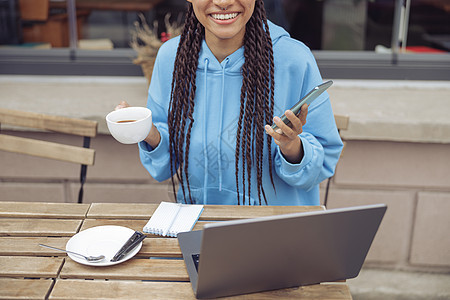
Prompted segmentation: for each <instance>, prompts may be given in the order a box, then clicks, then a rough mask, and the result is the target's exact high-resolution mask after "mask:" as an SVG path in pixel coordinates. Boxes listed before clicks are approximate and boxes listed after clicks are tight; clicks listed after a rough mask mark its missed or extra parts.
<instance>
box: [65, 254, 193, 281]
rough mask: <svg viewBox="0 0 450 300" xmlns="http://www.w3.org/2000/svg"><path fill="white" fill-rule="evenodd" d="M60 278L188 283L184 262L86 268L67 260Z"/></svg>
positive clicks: (133, 262)
mask: <svg viewBox="0 0 450 300" xmlns="http://www.w3.org/2000/svg"><path fill="white" fill-rule="evenodd" d="M60 277H61V278H70V279H121V280H168V281H189V276H188V274H187V271H186V267H185V265H184V260H182V259H177V260H169V259H131V260H129V261H126V262H123V263H121V264H118V265H113V266H107V267H94V266H86V265H82V264H79V263H77V262H74V261H73V260H70V259H67V260H66V263H65V264H64V266H63V268H62V270H61V274H60Z"/></svg>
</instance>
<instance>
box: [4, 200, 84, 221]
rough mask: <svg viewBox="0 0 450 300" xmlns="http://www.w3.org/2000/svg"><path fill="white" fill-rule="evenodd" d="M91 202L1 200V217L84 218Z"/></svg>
mask: <svg viewBox="0 0 450 300" xmlns="http://www.w3.org/2000/svg"><path fill="white" fill-rule="evenodd" d="M89 206H90V204H78V203H42V202H3V201H1V202H0V217H1V218H49V219H55V218H56V219H84V218H85V216H86V213H87V211H88V209H89Z"/></svg>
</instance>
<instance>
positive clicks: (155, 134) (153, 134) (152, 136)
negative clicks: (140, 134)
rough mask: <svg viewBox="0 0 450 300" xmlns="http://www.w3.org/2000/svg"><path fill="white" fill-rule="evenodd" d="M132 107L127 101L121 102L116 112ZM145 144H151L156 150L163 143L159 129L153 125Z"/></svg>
mask: <svg viewBox="0 0 450 300" xmlns="http://www.w3.org/2000/svg"><path fill="white" fill-rule="evenodd" d="M130 106H131V105H130V104H128V102H126V101H121V102H120V103H119V104H118V105H117V106H116V107H115V108H114V110H119V109H122V108H126V107H130ZM144 141H145V142H147V144H149V145H150V146H151V147H152V148H153V149H155V148H156V147H158V145H159V142H160V141H161V135H160V133H159V131H158V128H156V126H155V125H153V124H152V128H151V129H150V132H149V134H148V135H147V137H146V138H145V139H144Z"/></svg>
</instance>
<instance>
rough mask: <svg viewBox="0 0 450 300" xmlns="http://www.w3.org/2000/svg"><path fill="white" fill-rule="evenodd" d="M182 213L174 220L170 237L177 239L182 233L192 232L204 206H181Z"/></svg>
mask: <svg viewBox="0 0 450 300" xmlns="http://www.w3.org/2000/svg"><path fill="white" fill-rule="evenodd" d="M179 206H180V211H179V212H178V216H177V218H176V219H175V220H174V222H173V224H172V226H171V228H170V230H169V232H168V235H169V236H173V237H176V236H177V234H178V233H180V232H186V231H191V230H192V228H193V227H194V225H195V223H196V222H197V220H198V218H199V217H200V214H201V213H202V211H203V205H198V204H179Z"/></svg>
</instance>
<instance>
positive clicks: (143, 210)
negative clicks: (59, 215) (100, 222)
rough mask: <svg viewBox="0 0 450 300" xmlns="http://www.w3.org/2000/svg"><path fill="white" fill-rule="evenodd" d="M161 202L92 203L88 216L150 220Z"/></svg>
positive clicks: (93, 217)
mask: <svg viewBox="0 0 450 300" xmlns="http://www.w3.org/2000/svg"><path fill="white" fill-rule="evenodd" d="M158 205H159V204H146V203H132V204H128V203H92V204H91V207H90V208H89V211H88V213H87V218H92V219H135V220H147V221H148V220H149V219H150V217H151V215H152V214H153V212H154V211H155V210H156V208H157V207H158Z"/></svg>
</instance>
